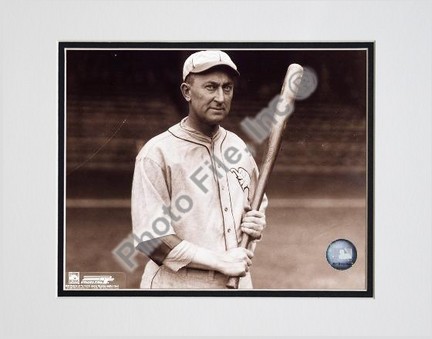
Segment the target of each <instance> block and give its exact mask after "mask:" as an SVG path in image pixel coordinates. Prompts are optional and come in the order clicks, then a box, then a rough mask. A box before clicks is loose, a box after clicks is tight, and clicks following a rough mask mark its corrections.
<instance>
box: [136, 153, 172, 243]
mask: <svg viewBox="0 0 432 339" xmlns="http://www.w3.org/2000/svg"><path fill="white" fill-rule="evenodd" d="M166 177H167V174H166V173H165V171H164V170H163V168H162V167H161V166H160V165H159V164H158V163H156V162H155V161H154V160H152V159H150V158H147V157H140V158H137V159H136V162H135V170H134V176H133V182H132V196H131V217H132V229H133V238H134V245H135V247H136V246H137V245H138V244H139V243H141V242H144V241H148V240H151V239H157V238H160V237H164V236H167V235H170V234H175V231H174V229H173V227H172V223H171V218H170V213H169V208H170V204H171V202H170V201H171V199H170V192H169V189H168V186H167V180H166Z"/></svg>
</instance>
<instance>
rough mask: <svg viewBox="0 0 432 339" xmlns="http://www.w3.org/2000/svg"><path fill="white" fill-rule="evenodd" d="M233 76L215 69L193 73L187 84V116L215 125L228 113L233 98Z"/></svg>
mask: <svg viewBox="0 0 432 339" xmlns="http://www.w3.org/2000/svg"><path fill="white" fill-rule="evenodd" d="M233 91H234V81H233V77H232V76H231V75H230V74H229V73H226V72H224V71H219V70H215V71H214V72H211V73H206V74H195V75H194V77H193V81H192V83H191V84H189V116H190V117H191V118H193V119H196V120H198V121H199V122H200V123H204V124H207V125H211V126H213V125H217V124H219V123H220V122H221V121H222V120H224V119H225V117H226V116H227V115H228V113H229V111H230V109H231V101H232V98H233Z"/></svg>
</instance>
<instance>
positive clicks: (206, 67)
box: [57, 42, 375, 297]
mask: <svg viewBox="0 0 432 339" xmlns="http://www.w3.org/2000/svg"><path fill="white" fill-rule="evenodd" d="M374 46H375V45H374V43H373V42H338V43H335V42H319V43H313V42H303V43H270V42H267V43H258V42H256V43H251V42H248V43H246V42H245V43H222V42H221V43H215V42H211V43H210V42H203V43H198V42H196V43H154V42H153V43H130V42H122V43H120V42H116V43H114V42H113V43H107V42H105V43H102V42H60V43H59V74H58V76H59V126H58V128H59V129H58V136H59V140H58V150H59V153H58V156H59V159H58V163H59V168H58V189H59V191H58V216H59V217H58V290H57V293H58V295H59V296H120V295H124V296H280V297H290V296H293V297H303V296H304V297H311V296H312V297H313V296H318V297H373V281H374V279H373V275H374V270H373V261H374V256H373V253H374V246H373V245H374V243H373V234H374V228H373V190H374V187H373V171H374V165H373V161H374V157H373V149H374V145H373V119H374V112H373V109H374V95H373V94H374Z"/></svg>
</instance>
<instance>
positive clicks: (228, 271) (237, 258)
mask: <svg viewBox="0 0 432 339" xmlns="http://www.w3.org/2000/svg"><path fill="white" fill-rule="evenodd" d="M253 255H254V254H253V252H252V251H250V250H248V249H246V248H243V247H237V248H232V249H230V250H228V251H226V252H224V253H222V254H221V256H220V260H219V268H218V271H219V272H221V273H223V274H225V275H227V276H230V277H244V276H245V275H246V272H248V271H249V266H250V265H252V260H251V259H252V257H253Z"/></svg>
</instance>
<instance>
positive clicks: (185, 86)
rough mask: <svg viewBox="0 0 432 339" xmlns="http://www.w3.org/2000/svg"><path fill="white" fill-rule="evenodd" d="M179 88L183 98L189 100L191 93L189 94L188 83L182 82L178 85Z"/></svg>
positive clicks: (189, 87)
mask: <svg viewBox="0 0 432 339" xmlns="http://www.w3.org/2000/svg"><path fill="white" fill-rule="evenodd" d="M180 90H181V92H182V95H183V98H185V100H186V101H187V102H189V101H190V100H191V95H190V91H191V86H190V85H189V84H188V83H186V82H183V83H182V84H181V85H180Z"/></svg>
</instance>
